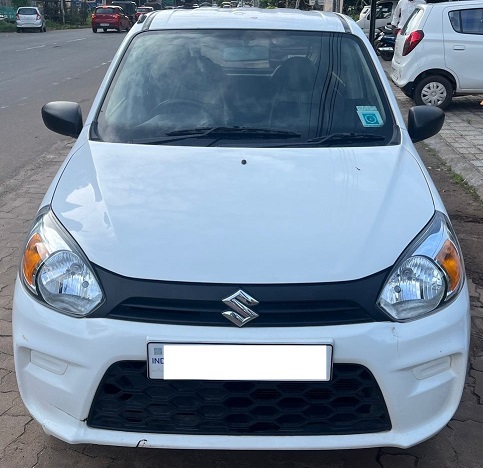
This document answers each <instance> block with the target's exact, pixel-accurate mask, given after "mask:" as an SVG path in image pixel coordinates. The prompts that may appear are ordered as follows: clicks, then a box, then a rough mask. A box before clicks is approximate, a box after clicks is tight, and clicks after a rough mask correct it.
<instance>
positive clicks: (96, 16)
mask: <svg viewBox="0 0 483 468" xmlns="http://www.w3.org/2000/svg"><path fill="white" fill-rule="evenodd" d="M129 28H130V23H129V18H128V17H127V16H126V15H125V14H124V10H123V9H122V8H121V7H118V6H114V5H103V6H99V7H97V8H96V9H95V11H94V13H92V31H93V32H95V33H96V32H97V30H98V29H103V30H104V32H106V31H107V30H108V29H115V30H116V31H117V32H121V31H122V30H123V29H125V30H126V31H129Z"/></svg>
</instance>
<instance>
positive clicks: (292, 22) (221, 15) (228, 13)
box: [143, 8, 349, 32]
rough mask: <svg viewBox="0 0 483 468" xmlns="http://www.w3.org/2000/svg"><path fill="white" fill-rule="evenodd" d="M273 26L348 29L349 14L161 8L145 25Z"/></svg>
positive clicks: (181, 27)
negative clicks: (347, 16) (346, 15)
mask: <svg viewBox="0 0 483 468" xmlns="http://www.w3.org/2000/svg"><path fill="white" fill-rule="evenodd" d="M200 28H203V29H273V30H277V29H279V30H296V31H329V32H348V28H349V26H348V24H347V18H346V17H344V16H342V15H339V14H337V13H332V12H320V11H302V10H291V9H287V8H278V9H258V8H246V9H244V8H231V9H228V8H196V9H193V10H185V9H175V10H159V11H155V12H154V13H153V14H151V15H150V16H149V20H148V21H145V24H144V25H143V29H149V30H156V29H200Z"/></svg>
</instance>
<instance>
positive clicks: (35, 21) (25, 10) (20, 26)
mask: <svg viewBox="0 0 483 468" xmlns="http://www.w3.org/2000/svg"><path fill="white" fill-rule="evenodd" d="M16 26H17V32H18V33H19V32H23V31H25V30H26V29H35V30H37V31H39V32H46V31H47V27H46V26H45V18H44V15H42V13H41V12H40V10H39V9H38V8H37V7H20V8H18V9H17V18H16Z"/></svg>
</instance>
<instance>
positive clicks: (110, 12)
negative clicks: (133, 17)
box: [96, 8, 120, 15]
mask: <svg viewBox="0 0 483 468" xmlns="http://www.w3.org/2000/svg"><path fill="white" fill-rule="evenodd" d="M116 13H120V11H119V9H118V8H96V14H98V15H114V14H116Z"/></svg>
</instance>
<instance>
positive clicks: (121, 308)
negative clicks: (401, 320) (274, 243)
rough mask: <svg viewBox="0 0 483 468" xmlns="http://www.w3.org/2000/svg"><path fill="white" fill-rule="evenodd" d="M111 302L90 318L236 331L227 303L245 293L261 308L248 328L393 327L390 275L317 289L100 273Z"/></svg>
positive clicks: (317, 285)
mask: <svg viewBox="0 0 483 468" xmlns="http://www.w3.org/2000/svg"><path fill="white" fill-rule="evenodd" d="M95 270H96V273H97V275H98V276H99V279H100V281H101V284H102V285H103V288H104V291H105V295H106V301H105V302H104V304H102V306H101V307H100V308H99V309H98V310H96V311H95V312H94V313H93V314H91V315H90V317H107V318H112V319H117V320H128V321H138V322H148V323H163V324H171V325H195V326H217V327H233V326H236V325H234V324H233V323H231V322H230V321H229V320H227V319H226V318H225V317H224V316H223V315H222V312H223V311H226V310H229V309H228V307H227V306H226V305H225V304H224V303H223V302H222V301H223V299H225V298H227V297H229V296H231V295H232V294H233V293H235V292H236V291H238V290H239V289H242V290H243V291H245V292H246V293H247V294H249V295H250V296H252V297H254V298H255V299H256V300H257V301H258V302H259V304H258V305H257V306H254V307H252V309H253V310H254V311H255V312H256V313H257V314H258V315H259V317H257V318H256V319H255V320H252V321H251V322H249V323H247V324H246V325H244V327H254V328H256V327H296V326H325V325H344V324H354V323H365V322H376V321H388V320H389V318H388V316H387V315H385V314H384V313H383V312H382V311H381V310H380V309H379V308H378V307H377V306H376V301H377V295H378V293H379V291H380V290H381V288H382V285H383V282H384V280H385V278H386V275H387V273H388V272H387V270H385V271H382V272H380V273H377V274H375V275H372V276H370V277H367V278H363V279H360V280H356V281H347V282H339V283H313V284H248V285H246V284H210V283H178V282H168V281H150V280H138V279H132V278H126V277H123V276H120V275H116V274H113V273H111V272H109V271H106V270H103V269H101V268H99V267H95Z"/></svg>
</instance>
